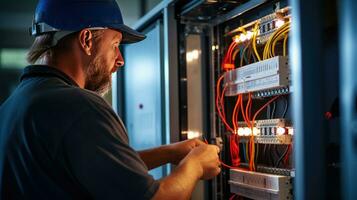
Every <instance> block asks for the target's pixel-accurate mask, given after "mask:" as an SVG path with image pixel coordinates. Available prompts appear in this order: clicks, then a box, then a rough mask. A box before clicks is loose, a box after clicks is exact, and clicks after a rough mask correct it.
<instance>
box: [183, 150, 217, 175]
mask: <svg viewBox="0 0 357 200" xmlns="http://www.w3.org/2000/svg"><path fill="white" fill-rule="evenodd" d="M219 151H220V149H219V147H218V146H216V145H207V144H202V145H199V146H197V147H195V148H193V149H192V150H191V151H190V153H189V154H188V155H187V156H186V157H185V159H184V160H182V162H188V163H190V162H191V163H194V164H196V165H197V166H198V167H196V168H195V169H197V170H199V171H200V172H199V173H198V174H200V176H199V178H200V179H204V180H206V179H211V178H213V177H214V176H216V175H217V174H219V173H220V172H221V168H220V164H221V163H220V161H219V157H218V153H219Z"/></svg>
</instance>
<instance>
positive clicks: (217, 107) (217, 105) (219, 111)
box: [216, 75, 233, 132]
mask: <svg viewBox="0 0 357 200" xmlns="http://www.w3.org/2000/svg"><path fill="white" fill-rule="evenodd" d="M223 78H224V76H223V75H222V76H221V77H220V78H219V79H218V81H217V87H216V109H217V112H218V115H219V117H220V118H221V120H222V122H223V123H224V125H225V126H226V128H227V129H228V130H229V131H230V132H233V129H232V128H231V127H230V125H229V124H228V123H227V121H226V119H225V114H223V113H224V107H222V108H221V109H222V111H221V109H220V106H219V102H221V103H222V97H221V100H220V96H221V95H220V89H219V88H220V84H221V81H222V79H223ZM224 91H225V89H223V92H222V94H223V97H224ZM222 112H223V113H222Z"/></svg>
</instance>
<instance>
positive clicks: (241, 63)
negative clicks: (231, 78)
mask: <svg viewBox="0 0 357 200" xmlns="http://www.w3.org/2000/svg"><path fill="white" fill-rule="evenodd" d="M250 43H251V42H249V43H248V44H247V45H246V46H245V47H244V49H243V52H242V57H241V58H240V66H241V67H242V66H243V60H244V54H245V52H246V51H247V48H248V47H249V45H250Z"/></svg>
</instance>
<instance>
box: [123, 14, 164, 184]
mask: <svg viewBox="0 0 357 200" xmlns="http://www.w3.org/2000/svg"><path fill="white" fill-rule="evenodd" d="M161 32H162V27H161V21H158V22H157V23H155V24H154V25H153V26H151V27H150V28H148V29H147V31H146V36H147V38H146V39H145V40H143V41H142V42H139V43H136V44H130V45H127V46H125V48H124V57H125V67H124V77H125V81H124V88H125V94H124V96H125V114H124V117H125V123H126V126H127V129H128V134H129V140H130V145H131V146H132V147H134V149H136V150H141V149H146V148H151V147H155V146H159V145H162V144H163V143H164V141H165V138H164V133H163V131H164V128H163V127H164V117H163V109H164V107H163V101H164V100H163V97H164V95H163V94H164V93H163V92H164V91H163V86H162V80H163V73H162V69H163V67H162V66H163V65H162V58H163V56H162V52H161V49H162V48H161V46H162V37H161V35H162V34H161ZM164 170H165V168H163V167H160V168H157V169H154V170H151V171H150V173H151V174H152V175H153V176H154V177H155V178H161V177H162V176H164V175H165V171H164Z"/></svg>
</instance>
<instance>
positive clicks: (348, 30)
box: [339, 0, 357, 200]
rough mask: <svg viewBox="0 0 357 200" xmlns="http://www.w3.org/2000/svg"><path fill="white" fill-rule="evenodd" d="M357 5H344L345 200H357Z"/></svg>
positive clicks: (350, 0)
mask: <svg viewBox="0 0 357 200" xmlns="http://www.w3.org/2000/svg"><path fill="white" fill-rule="evenodd" d="M356 9H357V2H356V1H354V0H342V1H341V4H340V10H339V11H340V16H339V17H340V19H339V22H340V27H339V33H340V39H339V43H340V56H341V57H340V97H341V101H340V102H341V103H340V108H341V111H342V112H341V127H342V134H341V136H342V140H341V141H342V144H341V147H342V148H341V150H342V167H341V169H343V170H341V171H342V194H343V199H349V200H352V199H356V198H357V190H356V188H355V181H356V180H357V173H356V169H357V152H356V147H357V79H356V74H357V69H356V65H357V52H356V37H357V26H356V23H357V13H356Z"/></svg>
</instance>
